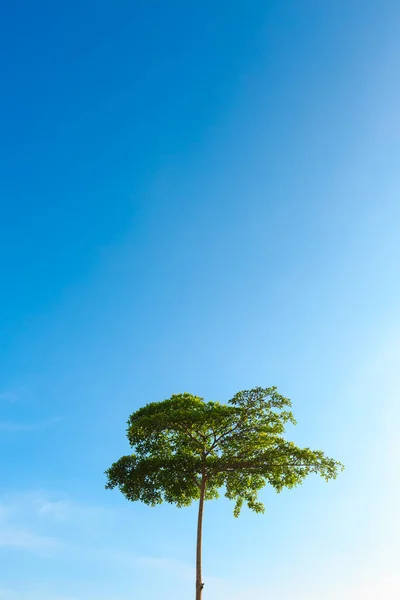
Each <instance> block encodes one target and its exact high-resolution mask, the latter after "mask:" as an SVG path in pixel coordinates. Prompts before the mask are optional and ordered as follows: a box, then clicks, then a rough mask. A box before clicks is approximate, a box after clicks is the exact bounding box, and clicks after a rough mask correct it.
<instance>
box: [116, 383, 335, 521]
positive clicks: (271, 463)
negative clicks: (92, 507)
mask: <svg viewBox="0 0 400 600" xmlns="http://www.w3.org/2000/svg"><path fill="white" fill-rule="evenodd" d="M290 408H291V401H290V400H289V399H288V398H285V397H284V396H282V395H280V394H279V393H278V391H277V388H276V387H270V388H260V387H259V388H255V389H252V390H245V391H240V392H238V393H237V394H235V395H234V396H233V398H232V399H231V400H229V402H228V403H227V404H222V403H219V402H213V401H209V402H205V401H204V399H203V398H199V397H197V396H193V395H191V394H188V393H184V394H176V395H173V396H171V398H169V399H168V400H164V401H162V402H152V403H150V404H147V405H146V406H144V407H143V408H140V409H139V410H137V411H136V412H134V413H133V414H132V415H131V416H130V418H129V420H128V429H127V437H128V440H129V443H130V445H131V447H132V449H133V453H132V454H130V455H127V456H123V457H122V458H120V459H119V460H118V461H117V462H115V463H114V464H113V465H112V466H111V467H110V468H109V469H108V470H107V471H106V475H107V480H108V481H107V485H106V487H107V488H115V487H118V488H119V489H120V491H121V492H122V493H123V494H124V495H125V496H126V498H127V499H129V500H132V501H141V502H144V503H146V504H148V505H150V506H155V505H157V504H160V503H162V502H163V501H166V502H169V503H172V504H176V505H177V506H179V507H182V506H189V505H190V504H191V503H192V502H193V501H195V500H199V499H200V497H201V494H202V493H203V497H204V499H205V500H210V499H213V498H218V496H219V494H220V493H221V490H224V493H225V496H226V497H227V498H229V499H230V500H232V501H234V503H235V504H234V510H233V512H234V515H235V516H236V517H237V516H238V515H239V513H240V510H241V508H242V506H243V505H244V504H246V505H247V506H248V507H249V508H250V509H251V510H254V511H255V512H263V511H264V506H263V504H262V502H260V500H259V498H258V493H259V491H260V490H261V489H262V488H263V487H264V486H265V485H268V484H269V485H271V486H272V487H273V488H274V489H275V490H276V491H277V492H280V491H281V490H282V489H283V488H293V487H295V486H297V485H299V484H301V483H302V481H303V480H304V479H305V478H306V477H307V476H308V475H309V474H310V473H317V474H319V475H320V476H321V477H323V478H324V479H325V480H329V479H332V478H336V476H337V473H338V470H340V469H342V468H343V467H342V465H341V464H340V463H339V462H338V461H336V460H334V459H332V458H329V457H327V456H325V454H324V453H323V452H322V451H321V450H311V449H310V448H299V447H298V446H296V445H295V444H294V443H293V442H290V441H287V440H286V439H285V437H284V434H285V428H286V425H287V424H288V423H291V424H296V421H295V419H294V416H293V414H292V412H291V410H290Z"/></svg>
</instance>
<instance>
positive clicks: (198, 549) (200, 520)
mask: <svg viewBox="0 0 400 600" xmlns="http://www.w3.org/2000/svg"><path fill="white" fill-rule="evenodd" d="M205 491H206V478H205V475H204V473H203V475H202V478H201V487H200V500H199V514H198V517H197V545H196V600H201V598H202V596H203V587H204V583H203V581H202V574H201V546H202V537H203V536H202V528H203V508H204V496H205Z"/></svg>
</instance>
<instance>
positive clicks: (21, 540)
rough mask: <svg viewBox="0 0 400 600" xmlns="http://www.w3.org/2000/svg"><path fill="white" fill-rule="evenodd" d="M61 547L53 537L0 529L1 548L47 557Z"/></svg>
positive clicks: (20, 530)
mask: <svg viewBox="0 0 400 600" xmlns="http://www.w3.org/2000/svg"><path fill="white" fill-rule="evenodd" d="M61 546H62V544H61V542H60V541H59V540H57V539H56V538H53V537H49V536H42V535H37V534H36V533H33V532H31V531H27V530H23V529H12V528H5V529H0V547H3V548H15V549H18V550H27V551H29V552H34V553H35V554H39V555H41V556H49V555H52V554H53V553H54V552H55V551H56V550H58V549H59V548H61ZM0 597H1V596H0Z"/></svg>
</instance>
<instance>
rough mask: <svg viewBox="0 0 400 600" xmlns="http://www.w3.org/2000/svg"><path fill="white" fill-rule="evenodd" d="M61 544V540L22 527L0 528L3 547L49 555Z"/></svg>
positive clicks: (0, 539)
mask: <svg viewBox="0 0 400 600" xmlns="http://www.w3.org/2000/svg"><path fill="white" fill-rule="evenodd" d="M61 546H62V544H61V542H60V541H59V540H57V539H56V538H53V537H49V536H42V535H37V534H36V533H33V532H31V531H28V530H24V529H14V528H10V527H4V528H3V527H2V528H0V547H3V548H14V549H18V550H27V551H30V552H34V553H35V554H39V555H40V556H49V555H51V554H53V553H54V551H56V550H58V549H59V548H60V547H61Z"/></svg>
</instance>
